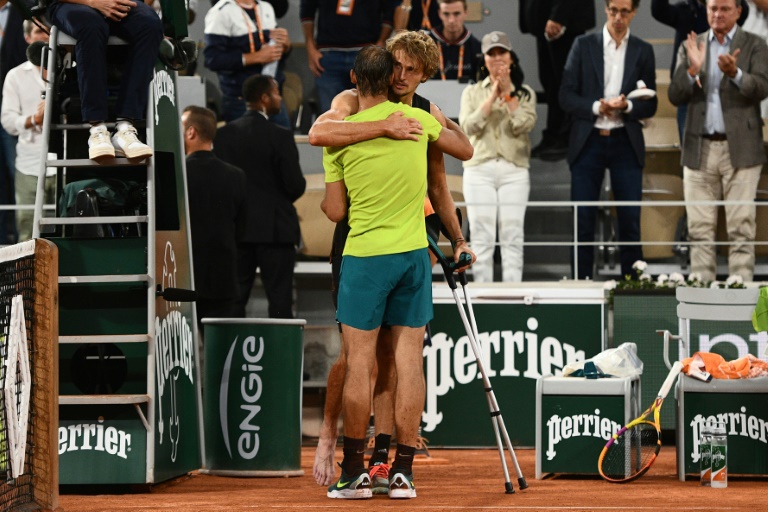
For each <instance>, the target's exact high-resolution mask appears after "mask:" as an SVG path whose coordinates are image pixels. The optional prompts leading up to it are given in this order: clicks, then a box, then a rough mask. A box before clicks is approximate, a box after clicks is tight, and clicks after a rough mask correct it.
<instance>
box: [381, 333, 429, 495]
mask: <svg viewBox="0 0 768 512" xmlns="http://www.w3.org/2000/svg"><path fill="white" fill-rule="evenodd" d="M423 344H424V327H416V328H414V327H403V326H393V327H392V346H393V349H394V356H395V367H396V369H397V388H396V390H395V428H396V429H397V451H396V452H395V461H394V462H393V463H392V468H391V470H390V478H389V495H390V497H392V498H415V497H416V489H415V487H414V486H413V468H412V464H413V457H414V455H415V453H416V440H417V437H418V433H419V423H420V421H421V413H422V411H423V410H424V396H425V386H424V374H423V368H424V362H423V359H422V348H423Z"/></svg>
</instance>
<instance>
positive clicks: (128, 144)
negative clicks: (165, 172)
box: [112, 121, 153, 159]
mask: <svg viewBox="0 0 768 512" xmlns="http://www.w3.org/2000/svg"><path fill="white" fill-rule="evenodd" d="M112 146H113V147H114V151H115V155H117V156H124V157H126V158H129V159H134V158H135V159H143V158H149V157H151V156H152V155H153V151H152V148H151V147H149V146H147V145H146V144H144V143H143V142H141V141H140V140H139V137H138V135H137V134H136V128H134V127H133V125H132V124H131V123H129V122H126V121H120V122H119V123H117V131H116V132H115V134H114V135H113V136H112Z"/></svg>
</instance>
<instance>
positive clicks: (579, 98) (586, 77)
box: [560, 30, 658, 167]
mask: <svg viewBox="0 0 768 512" xmlns="http://www.w3.org/2000/svg"><path fill="white" fill-rule="evenodd" d="M604 74H605V72H604V69H603V32H602V30H601V31H599V32H594V33H591V34H586V35H583V36H580V37H578V38H576V41H575V42H574V43H573V47H572V48H571V52H570V53H569V54H568V61H567V62H566V64H565V71H564V72H563V83H562V85H561V87H560V107H561V108H562V109H563V110H564V111H565V112H567V113H568V114H570V116H571V136H570V140H569V144H568V163H573V162H574V161H575V160H576V158H578V156H579V154H580V153H581V151H582V149H583V148H584V145H585V144H586V142H587V139H588V138H589V135H590V133H591V132H592V130H593V129H594V125H595V121H596V120H597V116H595V115H594V114H593V113H592V104H593V103H594V102H595V101H597V100H599V99H600V98H602V97H603V91H604V88H605V87H604ZM638 80H642V81H643V82H645V85H646V86H647V87H648V88H649V89H653V90H656V62H655V58H654V55H653V48H652V47H651V45H650V44H648V43H646V42H645V41H643V40H642V39H640V38H638V37H635V36H633V35H630V36H629V41H628V44H627V55H626V59H625V61H624V79H623V80H622V82H621V94H625V95H626V94H629V93H630V92H631V91H633V90H634V89H636V88H637V81H638ZM657 105H658V100H657V99H656V97H655V96H654V97H653V98H651V99H649V100H634V101H632V111H631V112H630V113H628V114H624V115H623V120H624V127H625V128H626V130H627V134H628V135H629V141H630V143H631V144H632V149H633V150H634V152H635V155H636V157H637V161H638V163H639V164H640V166H641V167H644V166H645V139H644V138H643V127H642V125H641V124H640V120H641V119H647V118H649V117H653V115H654V114H655V113H656V107H657Z"/></svg>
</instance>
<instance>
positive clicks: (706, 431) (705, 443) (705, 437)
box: [699, 423, 712, 487]
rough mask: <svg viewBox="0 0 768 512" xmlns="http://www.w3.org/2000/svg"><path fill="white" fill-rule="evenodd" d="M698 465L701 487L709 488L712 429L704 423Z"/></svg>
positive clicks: (710, 479)
mask: <svg viewBox="0 0 768 512" xmlns="http://www.w3.org/2000/svg"><path fill="white" fill-rule="evenodd" d="M699 464H700V468H701V485H703V486H704V487H709V486H710V485H711V481H712V429H711V428H710V427H709V426H708V425H707V424H706V423H704V424H702V426H701V437H700V438H699Z"/></svg>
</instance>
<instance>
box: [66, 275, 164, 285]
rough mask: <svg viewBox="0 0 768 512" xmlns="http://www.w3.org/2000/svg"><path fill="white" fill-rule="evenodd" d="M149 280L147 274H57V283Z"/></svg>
mask: <svg viewBox="0 0 768 512" xmlns="http://www.w3.org/2000/svg"><path fill="white" fill-rule="evenodd" d="M147 281H149V276H148V275H147V274H113V275H93V276H59V284H83V283H141V282H147Z"/></svg>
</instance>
